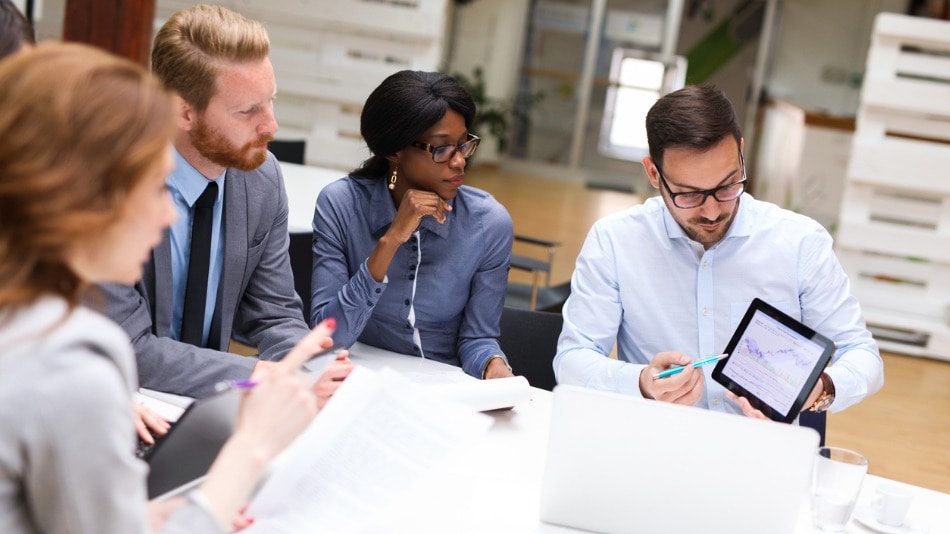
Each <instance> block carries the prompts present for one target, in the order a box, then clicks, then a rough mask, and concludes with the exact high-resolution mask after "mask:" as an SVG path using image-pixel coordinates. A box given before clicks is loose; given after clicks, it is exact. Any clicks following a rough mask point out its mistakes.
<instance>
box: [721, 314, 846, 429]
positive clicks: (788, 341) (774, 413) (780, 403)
mask: <svg viewBox="0 0 950 534" xmlns="http://www.w3.org/2000/svg"><path fill="white" fill-rule="evenodd" d="M726 352H727V353H728V354H729V358H727V359H725V360H723V361H721V362H720V363H719V364H718V365H717V366H716V369H715V370H714V371H713V378H715V379H716V380H717V381H719V382H720V383H722V384H723V385H725V386H726V388H727V389H729V390H731V391H733V392H734V393H736V394H739V395H741V396H744V397H746V398H748V399H749V401H750V402H751V403H752V405H753V406H755V407H756V408H759V409H760V410H762V412H763V413H765V414H766V415H767V416H769V417H771V418H772V419H775V420H781V421H786V422H790V421H791V420H793V419H794V418H795V416H796V415H797V414H798V412H799V410H800V409H801V407H802V405H803V404H804V402H805V400H806V399H807V398H808V395H809V394H810V393H811V390H812V389H813V388H814V386H815V384H816V383H817V381H818V380H819V377H820V376H821V371H822V370H823V369H824V367H825V365H827V363H828V361H829V360H830V358H831V354H832V353H833V352H834V343H833V342H832V341H831V340H829V339H828V338H826V337H824V336H822V335H820V334H818V333H817V332H815V331H813V330H811V329H810V328H808V327H806V326H805V325H803V324H802V323H800V322H798V321H796V320H795V319H793V318H791V317H789V316H788V315H785V314H784V313H782V312H780V311H779V310H777V309H775V308H773V307H772V306H769V305H768V304H766V303H765V302H764V301H762V300H759V299H755V300H754V301H753V303H752V305H751V306H750V307H749V310H748V311H747V312H746V315H745V316H744V317H743V318H742V321H741V322H740V323H739V327H738V329H737V330H736V332H735V334H734V335H733V337H732V340H731V341H730V342H729V346H728V347H727V348H726ZM736 386H738V387H736Z"/></svg>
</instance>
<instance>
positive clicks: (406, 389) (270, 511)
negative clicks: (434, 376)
mask: <svg viewBox="0 0 950 534" xmlns="http://www.w3.org/2000/svg"><path fill="white" fill-rule="evenodd" d="M491 424H492V419H491V418H490V417H487V416H484V415H481V414H478V413H475V412H473V411H472V410H471V408H468V407H465V406H462V405H458V404H456V403H454V402H452V401H449V400H445V399H442V398H439V397H436V396H434V395H433V394H432V393H431V392H428V391H426V389H425V388H423V387H419V386H417V385H415V384H413V383H411V382H410V381H408V380H407V379H406V378H405V377H403V376H401V375H399V374H398V373H396V372H395V371H392V370H390V369H382V370H381V371H379V372H374V371H371V370H369V369H367V368H365V367H356V368H355V369H354V370H353V372H352V373H351V374H350V375H349V377H347V379H346V381H345V382H344V383H343V385H342V386H341V387H340V389H339V390H338V391H337V393H336V394H334V396H333V399H332V400H331V401H330V402H329V403H328V404H327V406H326V407H325V408H324V409H323V411H322V412H321V413H320V415H319V416H317V418H316V419H314V422H313V423H312V424H311V425H310V427H309V428H308V429H307V430H306V431H305V432H304V433H303V434H302V435H301V436H300V437H299V438H298V439H297V441H296V442H294V444H293V445H292V446H291V447H289V448H288V450H287V451H285V452H284V454H282V455H281V456H280V457H279V458H278V459H277V460H275V464H274V465H273V466H272V469H271V474H270V476H269V477H268V478H267V480H266V481H265V482H264V484H263V485H262V487H261V488H260V491H258V493H257V495H256V496H255V497H254V498H253V499H252V501H251V504H250V507H249V509H248V511H247V515H249V516H250V517H254V518H255V522H254V525H253V526H252V527H251V528H249V529H247V530H246V531H245V532H247V533H249V534H255V533H265V532H266V533H269V534H271V533H275V534H282V533H288V534H289V533H298V532H317V531H319V532H356V531H359V530H361V529H362V528H364V527H365V526H366V525H368V524H370V522H371V521H372V518H373V515H374V513H376V512H378V511H379V510H382V509H384V508H385V507H386V506H387V505H389V504H390V503H391V502H392V501H393V500H394V499H396V498H397V497H398V496H399V495H402V494H404V493H406V492H407V491H409V490H410V489H411V488H412V487H413V486H414V485H415V484H417V483H418V482H419V481H420V480H422V479H423V478H425V477H426V475H427V474H431V473H432V470H434V469H438V467H439V465H440V464H441V463H443V462H444V461H445V460H446V459H447V458H449V457H450V456H451V455H452V454H453V453H454V452H455V451H457V450H458V449H459V448H460V447H462V446H463V445H464V444H466V443H470V442H471V441H472V440H475V439H478V438H479V437H480V436H481V435H482V434H484V433H485V432H486V431H487V430H488V427H489V426H491Z"/></svg>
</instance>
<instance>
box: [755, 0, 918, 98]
mask: <svg viewBox="0 0 950 534" xmlns="http://www.w3.org/2000/svg"><path fill="white" fill-rule="evenodd" d="M906 4H907V2H906V0H833V1H828V0H790V1H785V2H782V11H781V15H780V22H779V27H778V31H777V33H776V41H775V43H774V45H773V57H772V67H771V69H770V71H771V72H770V75H769V76H768V78H767V80H766V88H767V91H768V93H769V94H770V95H772V96H775V97H778V98H783V99H786V100H790V101H793V102H795V103H797V104H799V105H802V106H804V107H806V108H811V109H816V110H821V111H825V112H827V113H829V114H831V115H848V116H853V115H854V114H855V113H856V111H857V108H858V99H859V96H860V92H861V88H860V78H861V76H862V75H863V72H864V65H865V61H866V57H867V51H868V45H869V44H870V38H871V26H872V24H873V22H874V16H875V15H876V14H877V13H879V12H881V11H890V12H895V13H903V12H904V11H905V9H906Z"/></svg>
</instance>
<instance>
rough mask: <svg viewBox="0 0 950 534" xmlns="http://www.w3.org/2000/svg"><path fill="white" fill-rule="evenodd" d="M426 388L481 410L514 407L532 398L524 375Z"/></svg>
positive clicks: (443, 384)
mask: <svg viewBox="0 0 950 534" xmlns="http://www.w3.org/2000/svg"><path fill="white" fill-rule="evenodd" d="M426 389H428V390H429V391H431V392H432V393H435V394H436V395H438V396H440V397H442V398H446V399H451V400H454V401H456V402H460V403H462V404H464V405H466V406H470V407H471V408H473V409H474V410H475V411H479V412H484V411H487V410H498V409H502V408H512V407H514V406H517V405H518V404H521V403H523V402H527V401H528V400H529V399H530V398H531V385H530V384H528V379H527V378H525V377H523V376H512V377H508V378H495V379H492V380H466V381H464V382H452V383H442V384H433V385H429V386H426Z"/></svg>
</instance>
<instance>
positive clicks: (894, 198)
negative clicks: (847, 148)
mask: <svg viewBox="0 0 950 534" xmlns="http://www.w3.org/2000/svg"><path fill="white" fill-rule="evenodd" d="M837 249H838V255H839V257H840V258H841V262H842V264H843V265H844V267H845V269H846V270H847V271H848V274H849V276H850V277H851V282H852V284H853V289H854V293H855V294H856V295H857V297H858V299H859V300H860V301H861V304H862V307H863V309H864V313H865V318H866V319H867V322H868V325H869V327H871V329H872V331H873V332H874V333H875V337H876V338H877V339H878V342H879V343H880V345H881V348H883V349H886V350H892V351H895V352H902V353H906V354H912V355H920V356H929V357H933V358H940V359H945V360H950V22H945V21H938V20H932V19H923V18H915V17H909V16H904V15H896V14H891V13H882V14H880V15H878V16H877V18H876V20H875V24H874V31H873V34H872V42H871V47H870V49H869V51H868V59H867V75H866V78H865V80H864V87H863V89H862V91H861V103H860V107H859V112H858V117H857V125H856V130H855V133H854V140H853V144H852V149H851V157H850V161H849V165H848V171H847V178H846V183H845V189H844V194H843V199H842V204H841V220H840V227H839V231H838V236H837Z"/></svg>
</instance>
